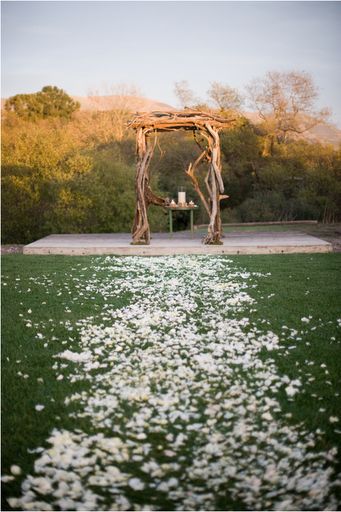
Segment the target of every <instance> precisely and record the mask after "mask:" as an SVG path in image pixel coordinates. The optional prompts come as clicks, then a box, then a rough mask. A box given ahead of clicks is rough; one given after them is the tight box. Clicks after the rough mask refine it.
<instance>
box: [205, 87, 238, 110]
mask: <svg viewBox="0 0 341 512" xmlns="http://www.w3.org/2000/svg"><path fill="white" fill-rule="evenodd" d="M207 95H208V97H209V98H210V99H211V100H212V101H213V103H214V104H215V105H216V106H217V107H218V108H219V109H220V110H222V111H223V110H239V109H240V107H241V104H242V97H241V96H240V94H239V93H238V91H237V90H236V89H233V88H232V87H230V86H229V85H227V84H221V83H219V82H212V83H211V87H210V89H209V90H208V91H207Z"/></svg>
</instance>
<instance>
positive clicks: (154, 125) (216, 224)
mask: <svg viewBox="0 0 341 512" xmlns="http://www.w3.org/2000/svg"><path fill="white" fill-rule="evenodd" d="M234 121H235V119H227V118H224V117H219V116H216V115H212V114H208V113H206V112H200V111H197V110H187V109H185V110H183V111H178V112H174V111H171V112H151V113H146V114H139V115H137V116H136V117H135V118H134V119H132V120H131V121H130V123H129V126H130V127H132V128H134V129H135V130H136V146H137V167H136V180H135V188H136V207H135V218H134V224H133V228H132V235H133V241H132V243H133V244H147V245H148V244H149V243H150V228H149V223H148V216H147V210H148V207H149V205H151V204H155V205H158V206H168V205H169V200H168V199H164V198H161V197H158V196H156V195H155V194H154V193H153V192H152V190H151V188H150V174H149V164H150V160H151V158H152V156H153V152H154V149H155V145H156V137H157V133H158V132H168V131H174V130H179V129H182V130H191V131H193V135H194V139H195V141H196V142H197V144H198V145H199V147H200V148H201V154H200V155H199V156H198V158H197V159H196V160H195V162H193V163H190V164H189V166H188V169H187V170H186V174H187V176H188V177H189V178H190V179H191V181H192V184H193V187H194V190H195V191H196V192H197V194H198V195H199V197H200V200H201V202H202V204H203V206H204V208H205V210H206V211H207V214H208V216H209V219H210V221H209V225H208V233H207V235H206V237H205V238H204V240H203V242H204V243H205V244H221V243H222V242H221V235H222V232H221V219H220V201H221V200H222V199H225V198H227V197H228V196H226V195H224V183H223V180H222V177H221V159H220V140H219V131H220V130H221V129H223V128H227V127H230V126H231V125H233V124H234ZM153 135H154V140H153V141H151V140H150V139H151V137H152V136H153ZM198 135H199V136H201V139H202V140H204V141H205V147H204V146H203V145H202V143H201V142H200V141H199V138H198ZM203 161H206V162H207V163H208V171H207V175H206V177H205V185H206V190H207V194H208V195H207V196H205V194H204V193H203V191H202V190H201V189H200V186H199V181H198V179H197V177H196V175H195V172H196V170H197V168H198V166H199V165H200V164H201V163H202V162H203Z"/></svg>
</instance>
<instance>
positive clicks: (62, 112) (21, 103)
mask: <svg viewBox="0 0 341 512" xmlns="http://www.w3.org/2000/svg"><path fill="white" fill-rule="evenodd" d="M79 108H80V104H79V103H78V102H77V101H74V100H73V99H72V98H71V97H70V96H69V95H68V94H67V93H66V92H64V91H63V89H59V88H58V87H55V86H51V85H47V86H45V87H43V88H42V90H41V91H40V92H36V93H33V94H17V95H15V96H12V97H11V98H9V99H8V100H6V102H5V110H7V111H12V112H15V113H16V114H17V115H18V116H20V117H22V118H24V119H31V120H35V119H42V118H48V117H61V118H65V119H70V118H71V116H72V114H73V113H74V112H75V111H76V110H79Z"/></svg>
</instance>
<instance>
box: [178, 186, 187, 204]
mask: <svg viewBox="0 0 341 512" xmlns="http://www.w3.org/2000/svg"><path fill="white" fill-rule="evenodd" d="M178 204H179V206H184V205H185V204H186V192H185V188H184V187H179V190H178Z"/></svg>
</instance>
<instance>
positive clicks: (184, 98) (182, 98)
mask: <svg viewBox="0 0 341 512" xmlns="http://www.w3.org/2000/svg"><path fill="white" fill-rule="evenodd" d="M174 93H175V96H176V97H177V98H178V100H179V103H180V106H181V107H183V108H184V107H192V106H193V105H194V104H195V103H197V102H198V100H197V99H196V98H195V96H194V92H193V91H192V89H191V88H190V87H189V84H188V82H187V80H181V82H175V84H174Z"/></svg>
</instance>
